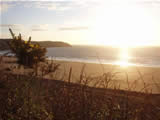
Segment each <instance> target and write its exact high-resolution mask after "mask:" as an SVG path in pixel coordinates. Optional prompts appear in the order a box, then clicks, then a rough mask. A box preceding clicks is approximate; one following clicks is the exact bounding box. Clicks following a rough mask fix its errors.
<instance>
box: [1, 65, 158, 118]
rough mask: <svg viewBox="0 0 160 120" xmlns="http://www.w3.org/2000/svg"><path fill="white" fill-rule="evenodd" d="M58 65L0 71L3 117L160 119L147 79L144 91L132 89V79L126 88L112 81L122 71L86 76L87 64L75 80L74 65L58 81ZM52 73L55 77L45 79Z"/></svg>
mask: <svg viewBox="0 0 160 120" xmlns="http://www.w3.org/2000/svg"><path fill="white" fill-rule="evenodd" d="M2 64H3V62H1V64H0V65H2ZM58 68H59V64H56V63H54V62H50V63H49V62H47V63H46V64H41V65H39V66H35V67H34V70H33V71H32V72H30V73H27V74H25V75H16V74H12V73H11V72H10V73H9V72H5V71H3V70H2V71H0V76H1V77H0V105H1V110H0V119H2V120H9V119H10V120H19V119H23V120H160V103H159V101H160V95H159V94H152V93H151V92H147V85H146V84H145V82H144V87H143V90H142V91H143V92H142V91H141V92H132V91H131V90H133V88H132V86H134V85H131V84H130V83H129V82H128V90H127V91H124V90H120V86H119V85H115V84H114V82H113V81H114V80H115V79H116V76H117V74H119V73H117V72H108V73H104V74H103V75H102V76H97V77H95V76H94V77H93V76H87V75H86V74H85V72H84V69H85V65H84V66H83V67H82V70H81V73H80V76H79V79H77V81H76V82H75V83H72V79H73V77H72V73H73V71H72V68H70V71H68V72H66V73H65V74H64V76H62V77H61V80H56V79H55V78H56V77H55V76H56V74H57V73H56V71H57V70H58ZM15 69H19V68H15ZM137 71H138V70H137ZM138 72H139V75H140V79H141V80H143V75H142V74H141V73H140V71H138ZM51 73H52V74H53V79H52V80H50V79H45V76H46V75H49V74H51ZM65 75H67V76H68V77H65ZM64 78H65V79H64ZM66 78H67V79H66ZM127 78H128V76H127V73H126V81H128V79H127ZM91 83H92V86H91V85H90V84H91ZM135 84H136V83H135ZM110 88H114V89H110Z"/></svg>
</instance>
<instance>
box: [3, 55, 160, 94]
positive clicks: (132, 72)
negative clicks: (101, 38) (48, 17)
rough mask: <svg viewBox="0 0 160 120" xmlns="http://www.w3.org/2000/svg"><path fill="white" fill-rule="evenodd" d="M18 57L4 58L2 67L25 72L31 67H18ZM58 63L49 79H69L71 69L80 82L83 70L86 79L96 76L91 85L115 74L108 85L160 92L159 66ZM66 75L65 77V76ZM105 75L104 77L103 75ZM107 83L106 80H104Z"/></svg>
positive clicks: (72, 77) (19, 72) (72, 80)
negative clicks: (57, 67) (58, 65)
mask: <svg viewBox="0 0 160 120" xmlns="http://www.w3.org/2000/svg"><path fill="white" fill-rule="evenodd" d="M15 61H16V59H15V58H13V57H5V58H3V63H2V64H1V68H0V69H4V70H6V69H7V68H10V72H13V73H15V74H24V73H27V71H31V69H26V68H25V69H24V68H23V67H20V68H18V69H17V68H16V67H14V66H17V64H16V63H15ZM54 63H56V64H60V67H59V69H58V70H57V71H56V72H55V73H53V74H50V75H47V76H45V77H46V78H49V79H53V78H54V79H55V78H56V79H58V80H62V78H63V80H65V81H67V80H68V77H69V71H70V69H71V68H72V71H71V79H70V81H71V82H78V81H79V79H80V74H81V73H82V69H84V70H83V71H84V72H83V76H84V78H85V79H84V81H85V80H86V78H94V79H92V80H90V82H89V85H91V86H92V85H94V84H95V83H96V81H97V80H100V78H103V77H104V76H103V75H104V74H106V76H107V75H109V74H110V75H114V76H112V77H111V78H110V79H109V76H108V78H107V79H109V80H110V83H109V85H108V87H112V88H117V89H125V90H133V91H141V92H152V93H160V76H159V74H160V68H159V67H154V68H153V67H142V66H127V67H122V66H118V65H110V64H95V63H82V62H69V61H58V60H56V61H54ZM63 76H64V77H63ZM102 76H103V77H102ZM102 82H104V83H105V81H103V80H102Z"/></svg>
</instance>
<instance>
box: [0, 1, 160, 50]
mask: <svg viewBox="0 0 160 120" xmlns="http://www.w3.org/2000/svg"><path fill="white" fill-rule="evenodd" d="M8 28H12V29H13V31H14V32H15V33H16V34H18V33H19V32H20V33H22V36H24V38H25V39H26V38H28V36H32V40H39V41H40V40H51V41H64V42H68V43H70V44H86V45H112V46H120V47H123V46H143V45H159V46H160V0H56V1H55V0H50V1H46V0H45V1H44V0H38V1H37V0H32V1H31V0H27V1H25V0H1V1H0V38H9V37H11V36H10V33H9V31H8Z"/></svg>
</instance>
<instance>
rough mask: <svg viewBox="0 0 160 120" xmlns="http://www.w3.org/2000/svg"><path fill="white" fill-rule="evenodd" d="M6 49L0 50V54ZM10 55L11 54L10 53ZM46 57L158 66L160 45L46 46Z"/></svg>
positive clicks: (75, 60) (86, 61)
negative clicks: (132, 46)
mask: <svg viewBox="0 0 160 120" xmlns="http://www.w3.org/2000/svg"><path fill="white" fill-rule="evenodd" d="M6 52H8V51H1V52H0V55H2V54H4V53H6ZM10 55H11V54H10ZM46 56H47V58H48V59H50V60H63V61H73V62H84V63H100V64H114V65H115V64H116V65H127V66H146V67H160V47H135V48H130V47H128V48H127V47H125V48H123V47H121V48H119V47H110V46H86V45H85V46H84V45H82V46H78V45H73V46H72V47H54V48H47V54H46Z"/></svg>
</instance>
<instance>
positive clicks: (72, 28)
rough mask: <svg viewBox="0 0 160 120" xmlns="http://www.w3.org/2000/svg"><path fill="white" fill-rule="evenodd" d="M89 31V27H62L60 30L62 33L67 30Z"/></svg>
mask: <svg viewBox="0 0 160 120" xmlns="http://www.w3.org/2000/svg"><path fill="white" fill-rule="evenodd" d="M87 29H88V27H61V28H59V30H61V31H65V30H67V31H68V30H73V31H75V30H87Z"/></svg>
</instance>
